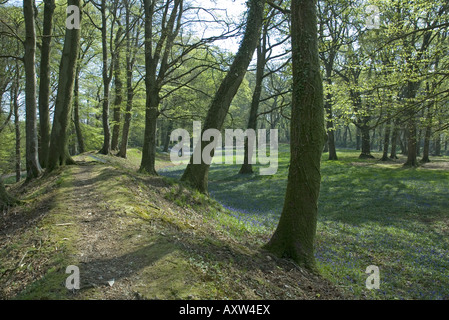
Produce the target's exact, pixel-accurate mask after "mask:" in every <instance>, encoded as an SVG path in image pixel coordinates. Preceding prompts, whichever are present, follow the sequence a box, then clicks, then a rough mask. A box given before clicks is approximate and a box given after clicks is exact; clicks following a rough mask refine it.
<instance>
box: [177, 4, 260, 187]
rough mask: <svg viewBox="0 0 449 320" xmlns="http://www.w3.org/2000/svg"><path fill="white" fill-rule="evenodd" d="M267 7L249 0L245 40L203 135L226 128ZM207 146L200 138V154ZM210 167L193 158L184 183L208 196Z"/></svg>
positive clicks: (216, 96) (183, 179) (220, 90)
mask: <svg viewBox="0 0 449 320" xmlns="http://www.w3.org/2000/svg"><path fill="white" fill-rule="evenodd" d="M264 7H265V0H249V12H248V18H247V23H246V29H245V34H244V36H243V40H242V42H241V44H240V47H239V50H238V52H237V54H236V56H235V58H234V61H233V63H232V65H231V67H230V69H229V71H228V73H227V74H226V76H225V78H224V79H223V81H222V82H221V84H220V87H219V89H218V91H217V92H216V94H215V97H214V99H213V101H212V104H211V105H210V107H209V111H208V113H207V116H206V120H205V123H204V126H203V131H202V132H204V131H205V130H207V129H217V130H219V131H221V129H222V127H223V123H224V120H225V118H226V115H227V113H228V110H229V106H230V105H231V102H232V99H233V98H234V96H235V94H236V93H237V90H238V88H239V87H240V84H241V83H242V81H243V78H244V76H245V74H246V70H247V68H248V66H249V64H250V62H251V59H252V57H253V54H254V50H256V47H257V44H258V43H259V37H260V33H261V29H262V24H263V18H264ZM201 136H202V134H201ZM207 144H208V143H206V142H203V141H202V139H201V137H200V138H199V141H198V143H197V144H196V147H197V148H200V149H199V152H201V154H202V152H203V149H204V147H205V146H206V145H207ZM194 152H196V151H194ZM201 158H202V157H201ZM209 167H210V165H209V164H206V163H203V162H202V160H201V163H200V164H194V163H193V155H192V157H191V161H190V163H189V164H188V165H187V168H186V170H185V171H184V174H183V175H182V177H181V181H185V182H187V183H188V184H190V185H191V186H192V187H194V188H195V189H197V190H199V191H200V192H203V193H207V187H208V174H209Z"/></svg>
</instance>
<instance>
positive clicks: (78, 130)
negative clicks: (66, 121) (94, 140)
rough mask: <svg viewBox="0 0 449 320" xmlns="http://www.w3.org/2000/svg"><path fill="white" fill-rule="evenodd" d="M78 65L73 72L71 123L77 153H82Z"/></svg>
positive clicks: (83, 150) (84, 149) (83, 148)
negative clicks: (74, 133)
mask: <svg viewBox="0 0 449 320" xmlns="http://www.w3.org/2000/svg"><path fill="white" fill-rule="evenodd" d="M79 73H80V70H79V65H77V67H76V72H75V90H74V97H73V99H74V101H73V108H74V110H73V122H74V123H75V132H76V141H77V142H78V152H79V153H84V152H85V151H86V148H85V147H84V137H83V131H82V130H81V121H80V102H79Z"/></svg>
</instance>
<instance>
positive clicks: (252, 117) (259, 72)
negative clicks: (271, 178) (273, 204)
mask: <svg viewBox="0 0 449 320" xmlns="http://www.w3.org/2000/svg"><path fill="white" fill-rule="evenodd" d="M265 30H266V28H264V32H263V38H262V41H261V43H259V45H258V46H257V48H256V52H257V67H256V85H255V87H254V92H253V96H252V99H251V108H250V112H249V119H248V126H247V129H250V130H251V129H252V130H254V131H255V130H256V129H257V112H258V110H259V101H260V96H261V94H262V82H263V75H264V70H265V63H266V60H265V56H266V32H265ZM252 152H255V150H252ZM250 158H252V155H250V150H249V144H248V137H245V151H244V158H243V164H242V166H241V167H240V171H239V174H251V173H253V165H252V163H251V161H250V160H251V159H250Z"/></svg>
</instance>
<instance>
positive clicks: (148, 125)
mask: <svg viewBox="0 0 449 320" xmlns="http://www.w3.org/2000/svg"><path fill="white" fill-rule="evenodd" d="M171 5H172V10H171V12H170V14H168V12H169V8H170V6H171ZM183 5H184V2H183V0H174V1H173V4H172V3H171V1H166V2H165V4H164V12H165V13H164V16H165V18H164V19H163V23H162V26H161V30H160V31H159V35H160V37H159V39H158V40H157V41H154V30H153V22H154V18H155V17H154V14H155V10H157V8H156V1H150V0H144V10H145V88H146V102H145V133H144V141H143V147H142V161H141V163H140V168H139V172H143V173H146V174H150V175H157V172H156V168H155V162H156V139H157V119H158V117H159V115H160V112H159V104H160V102H161V99H160V92H161V89H162V86H163V82H164V81H165V80H166V79H165V78H166V74H167V71H169V68H170V56H171V55H172V54H173V51H172V49H173V45H174V42H175V39H176V37H177V36H178V34H179V32H180V29H181V20H182V19H181V18H182V15H183V13H184V7H183ZM155 42H156V43H155Z"/></svg>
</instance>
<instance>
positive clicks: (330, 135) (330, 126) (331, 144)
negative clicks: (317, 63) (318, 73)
mask: <svg viewBox="0 0 449 320" xmlns="http://www.w3.org/2000/svg"><path fill="white" fill-rule="evenodd" d="M331 76H332V66H326V81H327V84H328V85H329V87H331V86H332V79H331ZM324 107H325V110H326V115H327V121H326V128H327V146H328V150H329V158H328V159H329V160H331V161H333V160H338V157H337V150H336V149H335V129H334V115H333V112H332V93H331V92H330V89H329V91H328V93H327V95H326V100H325V103H324Z"/></svg>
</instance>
